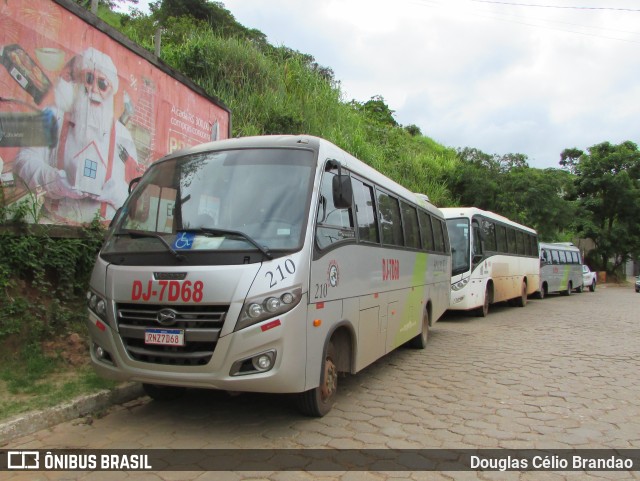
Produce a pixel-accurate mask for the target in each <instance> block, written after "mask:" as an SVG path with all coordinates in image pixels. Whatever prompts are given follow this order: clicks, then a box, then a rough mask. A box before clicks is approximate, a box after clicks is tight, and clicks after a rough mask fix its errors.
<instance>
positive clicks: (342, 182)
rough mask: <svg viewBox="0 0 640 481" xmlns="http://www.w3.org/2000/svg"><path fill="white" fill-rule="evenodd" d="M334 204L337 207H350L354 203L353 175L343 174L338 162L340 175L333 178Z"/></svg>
mask: <svg viewBox="0 0 640 481" xmlns="http://www.w3.org/2000/svg"><path fill="white" fill-rule="evenodd" d="M332 187H333V205H334V206H335V208H336V209H348V208H349V207H351V205H352V204H353V188H352V186H351V177H349V176H348V175H342V169H341V168H340V164H338V175H336V176H335V177H334V178H333V185H332Z"/></svg>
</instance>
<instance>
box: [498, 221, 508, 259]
mask: <svg viewBox="0 0 640 481" xmlns="http://www.w3.org/2000/svg"><path fill="white" fill-rule="evenodd" d="M497 227H498V228H497V230H496V233H497V236H496V240H497V250H498V252H504V253H506V252H509V249H508V248H507V228H506V227H505V226H503V225H499V226H497Z"/></svg>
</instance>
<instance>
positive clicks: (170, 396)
mask: <svg viewBox="0 0 640 481" xmlns="http://www.w3.org/2000/svg"><path fill="white" fill-rule="evenodd" d="M142 389H144V392H145V393H146V394H147V396H149V397H150V398H151V399H153V400H154V401H160V402H168V401H173V400H175V399H178V398H179V397H180V396H182V395H183V394H184V393H185V391H186V389H185V388H183V387H176V386H159V385H157V384H143V385H142Z"/></svg>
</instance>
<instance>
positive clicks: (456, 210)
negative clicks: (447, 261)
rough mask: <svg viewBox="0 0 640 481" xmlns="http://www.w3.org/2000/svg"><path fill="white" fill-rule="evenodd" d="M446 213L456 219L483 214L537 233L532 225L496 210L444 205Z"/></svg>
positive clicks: (443, 211)
mask: <svg viewBox="0 0 640 481" xmlns="http://www.w3.org/2000/svg"><path fill="white" fill-rule="evenodd" d="M440 210H441V211H442V213H443V214H444V217H445V219H455V218H458V217H466V218H469V219H471V218H473V217H474V216H482V217H486V218H487V219H493V220H495V221H498V222H502V223H503V224H507V225H510V226H512V227H518V228H520V229H523V230H526V231H527V232H530V233H532V234H536V235H537V232H536V230H535V229H532V228H531V227H527V226H526V225H522V224H518V223H517V222H514V221H512V220H511V219H508V218H506V217H504V216H502V215H500V214H496V213H495V212H491V211H489V210H482V209H479V208H477V207H443V208H441V209H440Z"/></svg>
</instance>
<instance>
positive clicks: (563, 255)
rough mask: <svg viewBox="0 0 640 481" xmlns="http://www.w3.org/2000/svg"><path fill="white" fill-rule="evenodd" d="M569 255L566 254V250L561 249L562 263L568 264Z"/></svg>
mask: <svg viewBox="0 0 640 481" xmlns="http://www.w3.org/2000/svg"><path fill="white" fill-rule="evenodd" d="M566 263H567V257H566V255H565V251H560V264H566Z"/></svg>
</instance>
